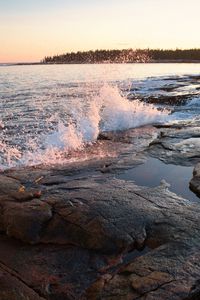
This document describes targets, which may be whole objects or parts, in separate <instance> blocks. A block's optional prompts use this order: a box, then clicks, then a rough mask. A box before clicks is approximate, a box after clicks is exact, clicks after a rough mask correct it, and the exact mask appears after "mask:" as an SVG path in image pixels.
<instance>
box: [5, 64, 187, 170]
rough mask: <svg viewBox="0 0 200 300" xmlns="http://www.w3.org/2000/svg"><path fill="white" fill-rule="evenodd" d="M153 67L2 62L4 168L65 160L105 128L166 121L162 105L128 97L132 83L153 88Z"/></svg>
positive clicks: (155, 68)
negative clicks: (14, 63) (7, 65)
mask: <svg viewBox="0 0 200 300" xmlns="http://www.w3.org/2000/svg"><path fill="white" fill-rule="evenodd" d="M139 66H140V65H139ZM145 66H146V67H145ZM149 66H150V65H142V69H140V68H141V67H139V69H140V70H139V71H138V69H137V68H138V67H137V66H136V65H134V64H133V65H114V66H113V65H107V66H105V65H102V66H100V65H97V66H96V65H88V66H87V65H78V66H77V65H76V66H71V65H70V66H69V65H63V66H22V67H17V66H15V67H14V66H13V67H1V73H0V169H1V170H3V169H5V168H10V167H16V166H21V165H37V164H54V163H63V162H67V161H69V160H71V159H73V151H77V150H78V151H81V150H82V149H84V147H85V146H86V145H87V146H88V145H91V144H93V143H95V142H96V140H97V137H98V135H99V133H100V132H102V131H113V130H114V131H115V130H125V129H129V128H134V127H139V126H143V125H146V124H154V123H158V122H167V121H168V120H169V118H170V116H168V114H169V110H166V109H165V108H164V107H162V109H160V108H159V107H156V106H154V105H153V104H146V103H144V102H142V101H139V100H137V99H134V100H132V101H130V100H128V99H127V95H128V94H129V93H130V91H131V89H132V88H133V87H136V88H138V89H140V91H141V93H144V92H145V89H146V92H148V90H149V92H150V89H151V87H152V86H153V83H155V82H156V80H150V81H149V79H148V78H147V76H148V74H149V72H150V70H149ZM190 67H191V66H190ZM145 68H146V71H145ZM151 69H152V71H151V73H155V75H157V74H158V75H160V73H162V72H161V70H158V68H157V66H155V67H152V66H151ZM145 72H146V76H144V75H145ZM171 72H172V70H171V71H170V72H169V71H168V73H170V74H171ZM181 72H183V71H180V73H181ZM163 73H164V74H162V75H163V76H164V75H165V76H166V75H167V74H168V73H167V72H166V71H165V72H163ZM155 78H156V79H157V80H158V77H157V76H156V77H155ZM155 78H154V79H155ZM160 81H161V82H162V78H161V79H160ZM150 82H151V84H150ZM157 84H158V82H157ZM142 85H143V86H144V87H142ZM148 85H150V86H149V88H148ZM69 154H70V155H69ZM75 159H77V157H76V158H75Z"/></svg>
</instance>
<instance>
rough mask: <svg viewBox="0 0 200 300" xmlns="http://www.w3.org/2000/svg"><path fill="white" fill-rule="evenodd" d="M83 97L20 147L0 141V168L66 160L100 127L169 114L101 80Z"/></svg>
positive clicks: (159, 119)
mask: <svg viewBox="0 0 200 300" xmlns="http://www.w3.org/2000/svg"><path fill="white" fill-rule="evenodd" d="M85 101H86V103H85V105H83V103H82V102H80V105H77V106H76V107H73V106H72V108H71V110H70V118H69V119H68V120H67V122H66V120H62V119H59V115H58V114H56V113H55V116H51V117H50V118H49V119H47V121H46V122H47V123H48V126H51V127H52V128H54V129H53V130H50V132H48V130H47V132H42V133H41V134H40V135H39V136H37V137H36V138H30V137H27V141H26V144H25V145H23V147H22V148H21V149H19V147H17V146H16V147H15V146H13V145H12V146H8V145H6V144H5V143H2V145H3V146H1V145H0V149H1V150H0V151H1V156H0V157H1V161H0V167H1V169H5V168H10V167H17V166H20V165H29V166H30V165H37V164H55V163H64V162H67V161H69V154H70V159H71V158H72V157H73V151H74V152H75V151H77V150H78V151H81V150H82V149H84V147H85V146H86V145H88V144H92V143H94V142H95V141H96V140H97V137H98V135H99V133H100V132H101V131H115V130H126V129H130V128H135V127H139V126H143V125H147V124H152V123H158V122H165V121H166V118H167V115H168V112H167V111H164V110H163V111H161V110H158V109H157V108H156V107H154V106H153V105H151V104H145V103H143V102H141V101H139V100H134V101H129V100H128V99H126V98H125V97H123V96H122V95H121V93H120V91H119V89H118V87H117V86H112V85H109V84H104V85H103V86H102V87H101V88H100V90H99V92H98V93H97V94H94V93H92V94H91V97H90V99H88V98H87V99H85ZM76 104H78V103H76ZM52 124H54V125H52ZM55 124H57V125H56V126H55ZM76 159H79V158H77V157H76Z"/></svg>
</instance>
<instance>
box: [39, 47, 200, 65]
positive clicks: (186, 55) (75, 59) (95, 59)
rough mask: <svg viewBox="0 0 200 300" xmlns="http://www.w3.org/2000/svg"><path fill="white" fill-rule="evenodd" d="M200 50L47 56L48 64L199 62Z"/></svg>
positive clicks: (155, 50)
mask: <svg viewBox="0 0 200 300" xmlns="http://www.w3.org/2000/svg"><path fill="white" fill-rule="evenodd" d="M198 60H200V49H186V50H182V49H176V50H168V49H167V50H164V49H136V50H133V49H123V50H116V49H114V50H95V51H92V50H90V51H83V52H81V51H78V52H71V53H65V54H61V55H54V56H46V57H45V58H44V59H43V60H42V63H46V64H54V63H56V64H63V63H68V64H76V63H77V64H79V63H132V62H150V61H158V62H159V61H198Z"/></svg>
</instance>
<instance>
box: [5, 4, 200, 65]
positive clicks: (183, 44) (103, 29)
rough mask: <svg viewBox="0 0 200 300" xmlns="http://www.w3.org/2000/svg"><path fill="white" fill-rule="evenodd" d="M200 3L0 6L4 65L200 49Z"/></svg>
mask: <svg viewBox="0 0 200 300" xmlns="http://www.w3.org/2000/svg"><path fill="white" fill-rule="evenodd" d="M199 12H200V0H167V1H166V0H33V1H32V0H0V62H19V61H21V62H22V61H23V62H24V61H27V62H29V61H39V60H41V59H42V58H43V57H44V56H45V55H53V54H62V53H65V52H68V51H78V50H89V49H97V48H98V49H115V48H118V49H122V48H148V47H149V48H176V47H179V48H193V47H195V48H200V35H199V29H200V17H199Z"/></svg>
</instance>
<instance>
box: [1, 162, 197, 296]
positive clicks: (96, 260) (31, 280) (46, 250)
mask: <svg viewBox="0 0 200 300" xmlns="http://www.w3.org/2000/svg"><path fill="white" fill-rule="evenodd" d="M86 165H87V167H86ZM101 168H102V163H99V162H98V163H93V167H92V165H91V166H90V167H88V164H85V166H83V165H82V167H80V165H79V167H78V165H77V166H75V165H74V166H73V168H72V169H70V167H60V168H57V169H48V170H47V169H46V170H44V169H43V170H42V169H27V170H19V171H9V172H6V173H5V174H2V175H0V229H1V233H2V234H1V237H0V239H1V241H0V242H1V248H0V272H2V274H5V276H7V277H4V276H3V275H2V276H1V277H0V278H1V279H0V285H1V287H2V289H1V291H2V292H1V293H2V295H7V293H8V287H7V286H6V284H5V282H4V280H3V279H2V278H8V280H9V278H10V277H11V276H12V278H13V280H11V282H12V284H11V286H12V285H13V286H15V282H16V286H17V287H19V288H17V289H16V291H20V290H21V291H22V292H23V297H26V298H28V297H29V298H30V299H32V298H31V297H32V295H34V296H33V297H35V298H34V299H43V298H44V299H50V300H54V299H56V300H57V299H59V300H63V299H80V300H81V299H116V300H117V299H140V298H141V299H185V298H186V297H187V299H192V298H191V297H194V291H196V294H198V290H196V289H195V287H196V285H197V283H198V280H199V279H200V257H199V248H200V231H199V228H200V218H199V214H200V206H199V205H198V204H192V203H190V202H189V201H187V200H185V199H183V198H180V197H178V196H177V195H175V194H173V193H171V192H170V191H169V190H168V189H167V188H166V186H165V185H164V184H163V185H161V186H159V187H157V188H144V187H142V188H141V187H138V186H136V185H135V184H134V183H133V182H126V181H123V180H118V179H115V178H114V177H113V175H111V174H110V175H109V174H107V173H104V172H101ZM89 175H90V176H89ZM6 272H7V273H6ZM6 282H7V281H6ZM0 295H1V294H0ZM9 295H10V294H9ZM190 295H191V297H190ZM12 297H13V298H12ZM19 297H20V296H19V294H17V292H16V293H15V294H12V295H11V296H10V298H9V299H13V300H14V299H23V298H19ZM188 297H189V298H188ZM26 298H25V299H26ZM2 299H4V298H3V296H2Z"/></svg>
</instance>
